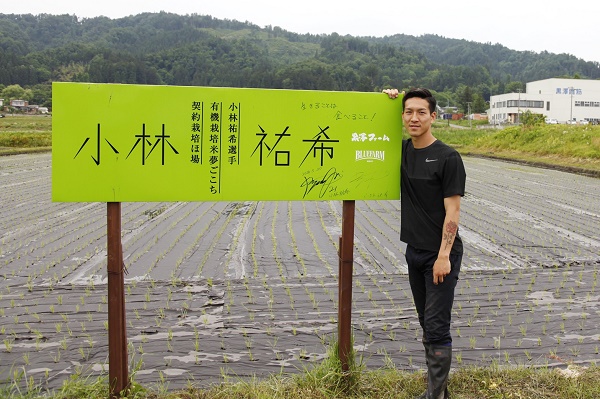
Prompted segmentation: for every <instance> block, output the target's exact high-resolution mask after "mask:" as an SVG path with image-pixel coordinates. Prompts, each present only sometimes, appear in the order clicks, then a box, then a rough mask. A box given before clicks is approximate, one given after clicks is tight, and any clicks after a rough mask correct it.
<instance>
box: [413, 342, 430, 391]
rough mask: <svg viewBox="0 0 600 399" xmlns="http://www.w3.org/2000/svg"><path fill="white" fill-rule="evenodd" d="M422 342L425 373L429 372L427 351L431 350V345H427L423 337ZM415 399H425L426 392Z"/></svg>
mask: <svg viewBox="0 0 600 399" xmlns="http://www.w3.org/2000/svg"><path fill="white" fill-rule="evenodd" d="M422 342H423V347H424V348H425V365H426V366H427V371H428V372H429V349H430V348H431V345H429V342H427V341H425V337H424V336H423V341H422ZM428 374H429V373H428ZM415 399H427V390H425V392H423V393H422V394H421V395H419V396H418V397H416V398H415Z"/></svg>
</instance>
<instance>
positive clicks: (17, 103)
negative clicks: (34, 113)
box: [10, 100, 29, 109]
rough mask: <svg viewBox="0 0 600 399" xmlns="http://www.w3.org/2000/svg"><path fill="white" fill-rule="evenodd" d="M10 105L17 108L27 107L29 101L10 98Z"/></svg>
mask: <svg viewBox="0 0 600 399" xmlns="http://www.w3.org/2000/svg"><path fill="white" fill-rule="evenodd" d="M10 106H11V107H13V108H16V109H25V108H27V107H28V106H29V101H26V100H10Z"/></svg>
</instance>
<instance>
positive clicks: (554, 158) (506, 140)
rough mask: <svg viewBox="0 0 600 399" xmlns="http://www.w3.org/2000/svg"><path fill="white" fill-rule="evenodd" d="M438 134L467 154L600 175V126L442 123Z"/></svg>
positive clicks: (436, 132) (437, 128)
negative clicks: (492, 126)
mask: <svg viewBox="0 0 600 399" xmlns="http://www.w3.org/2000/svg"><path fill="white" fill-rule="evenodd" d="M434 135H435V136H436V137H438V138H439V139H441V140H442V141H444V142H446V143H448V144H450V145H452V146H453V147H456V148H458V150H459V151H460V152H461V153H462V154H463V155H473V156H486V157H492V158H499V159H504V160H513V161H519V162H524V163H528V164H531V165H535V166H542V167H552V168H559V169H564V170H568V171H572V172H577V173H583V174H587V175H591V176H596V177H600V126H569V125H539V126H532V127H522V126H513V127H508V128H505V129H457V128H452V127H446V126H441V125H439V124H438V125H437V127H436V128H435V130H434Z"/></svg>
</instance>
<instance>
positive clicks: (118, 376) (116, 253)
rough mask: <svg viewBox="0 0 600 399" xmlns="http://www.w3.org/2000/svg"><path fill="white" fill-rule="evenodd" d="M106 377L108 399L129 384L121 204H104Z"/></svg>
mask: <svg viewBox="0 0 600 399" xmlns="http://www.w3.org/2000/svg"><path fill="white" fill-rule="evenodd" d="M106 219H107V240H108V243H107V254H108V266H107V269H108V377H109V384H110V386H109V392H110V397H111V399H112V398H119V397H121V393H124V392H125V391H126V389H127V387H128V385H129V376H128V367H127V362H128V358H127V330H126V328H127V327H126V324H125V277H124V270H123V247H122V245H121V203H120V202H108V203H107V218H106Z"/></svg>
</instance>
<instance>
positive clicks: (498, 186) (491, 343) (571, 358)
mask: <svg viewBox="0 0 600 399" xmlns="http://www.w3.org/2000/svg"><path fill="white" fill-rule="evenodd" d="M464 160H465V166H466V168H467V176H468V178H467V194H466V195H465V197H464V199H463V202H462V212H461V222H460V234H461V236H462V238H463V241H464V244H465V255H464V258H463V266H462V269H461V280H460V281H459V284H458V287H457V296H456V301H455V304H454V315H453V327H452V333H453V337H454V360H453V367H461V366H466V365H479V366H487V365H490V364H495V365H498V366H502V367H512V366H516V365H525V366H531V367H539V366H544V365H550V366H556V367H566V366H567V365H570V364H578V365H584V366H585V365H586V364H590V363H594V362H597V361H598V359H600V333H598V331H600V329H599V324H600V323H599V319H600V314H599V313H600V310H599V305H600V294H598V293H597V292H596V288H597V287H596V286H597V282H598V269H599V268H600V229H599V227H600V179H594V178H590V177H585V176H578V175H574V174H569V173H564V172H559V171H554V170H548V169H538V168H532V167H528V166H522V165H518V164H513V163H507V162H500V161H494V160H486V159H480V158H465V159H464ZM50 176H51V155H50V154H49V153H47V154H29V155H14V156H7V157H0V245H1V246H0V304H1V306H0V386H18V387H20V389H33V388H37V387H41V388H42V389H54V388H57V387H59V386H60V385H61V384H62V381H64V380H65V379H67V378H69V376H71V375H83V376H88V375H90V376H96V375H105V374H107V373H108V333H107V331H108V321H107V320H108V316H107V303H108V298H107V295H108V293H107V289H106V281H107V277H106V275H107V271H106V204H105V203H53V202H51V199H50V198H51V178H50ZM74 189H76V187H74ZM341 213H342V203H341V202H335V201H330V202H301V201H297V202H296V201H294V202H236V203H233V202H227V203H225V202H217V203H208V202H187V203H184V202H179V203H167V202H165V203H124V204H123V207H122V242H123V252H124V262H125V266H126V269H127V275H126V303H127V305H126V306H127V332H128V352H129V358H130V360H129V365H130V368H131V371H130V374H132V375H134V376H135V379H136V381H138V382H140V383H142V384H145V385H148V386H152V385H153V384H160V386H163V387H168V388H170V389H176V388H181V387H184V386H186V385H187V384H188V383H193V384H210V383H215V382H220V381H223V379H227V378H236V377H240V378H244V377H247V376H253V375H256V376H259V377H261V376H262V377H265V376H268V375H269V374H273V373H280V372H283V373H295V372H298V371H299V370H302V369H303V368H304V367H310V365H311V364H314V363H315V362H319V361H321V360H322V359H323V358H324V356H326V353H327V345H328V344H329V342H330V341H331V340H332V339H335V338H336V336H337V312H338V309H337V306H338V304H337V272H338V256H337V246H338V239H339V236H340V234H341ZM399 232H400V201H369V202H366V201H357V202H356V226H355V238H354V243H355V247H354V257H355V262H354V280H353V283H354V289H353V316H352V317H353V319H352V321H353V332H354V342H355V348H356V349H357V352H358V355H359V356H360V361H362V362H363V363H364V364H366V365H367V367H369V368H372V369H376V368H380V367H390V366H394V367H396V368H399V369H404V370H409V371H410V370H420V369H423V368H424V366H425V365H424V356H423V354H422V345H421V343H420V336H421V330H420V327H419V325H418V320H417V317H416V314H415V311H414V309H413V304H412V296H411V293H410V288H409V286H408V278H407V274H406V273H407V269H406V262H405V260H404V255H403V253H404V248H405V246H404V244H403V243H401V242H400V240H399Z"/></svg>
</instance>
